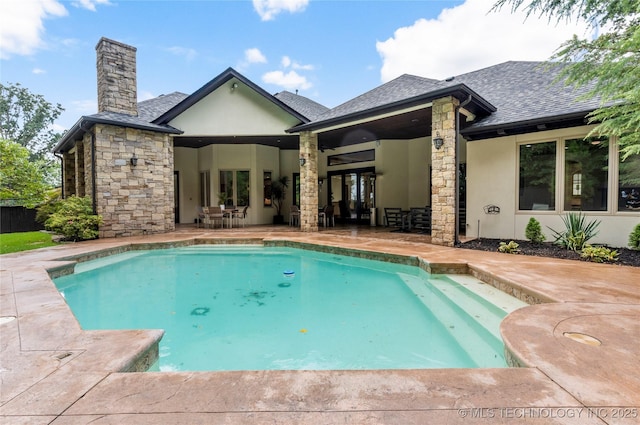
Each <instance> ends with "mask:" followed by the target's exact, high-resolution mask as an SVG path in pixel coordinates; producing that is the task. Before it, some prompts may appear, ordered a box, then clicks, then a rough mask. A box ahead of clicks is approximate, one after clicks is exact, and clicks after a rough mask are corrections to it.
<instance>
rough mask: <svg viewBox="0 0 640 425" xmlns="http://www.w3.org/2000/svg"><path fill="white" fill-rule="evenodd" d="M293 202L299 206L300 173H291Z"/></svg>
mask: <svg viewBox="0 0 640 425" xmlns="http://www.w3.org/2000/svg"><path fill="white" fill-rule="evenodd" d="M293 203H294V205H297V206H300V173H293Z"/></svg>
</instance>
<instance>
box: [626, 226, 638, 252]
mask: <svg viewBox="0 0 640 425" xmlns="http://www.w3.org/2000/svg"><path fill="white" fill-rule="evenodd" d="M629 247H630V248H631V249H635V250H639V249H640V223H638V224H636V227H634V228H633V231H632V232H631V234H630V235H629Z"/></svg>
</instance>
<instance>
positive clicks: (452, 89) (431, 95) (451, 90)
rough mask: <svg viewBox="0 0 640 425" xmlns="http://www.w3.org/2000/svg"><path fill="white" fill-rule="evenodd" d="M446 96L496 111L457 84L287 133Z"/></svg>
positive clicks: (487, 112)
mask: <svg viewBox="0 0 640 425" xmlns="http://www.w3.org/2000/svg"><path fill="white" fill-rule="evenodd" d="M446 96H454V97H456V98H457V99H459V100H466V99H467V98H469V96H471V99H472V102H474V103H475V105H476V108H479V109H481V110H483V111H485V113H486V114H487V115H488V114H491V113H493V112H495V111H496V110H497V108H496V107H495V106H493V105H492V104H491V103H489V102H488V101H487V100H486V99H484V98H483V97H481V96H480V95H478V94H477V93H476V92H475V91H473V90H472V89H470V88H469V87H468V86H467V85H465V84H457V85H455V86H449V87H445V88H442V89H438V90H434V91H431V92H428V93H424V94H421V95H419V96H413V97H410V98H407V99H403V100H400V101H396V102H392V103H387V104H385V105H380V106H376V107H374V108H370V109H365V110H363V111H358V112H354V113H350V114H346V115H341V116H338V117H334V118H329V119H327V120H320V121H314V122H310V123H306V124H301V125H297V126H294V127H292V128H290V129H288V130H287V132H288V133H298V132H300V131H306V130H320V129H322V128H326V127H331V126H334V125H338V124H345V123H348V122H349V121H356V120H360V119H364V118H371V117H375V116H376V115H380V114H384V113H389V112H393V111H396V110H401V109H404V108H408V107H412V106H416V105H419V104H421V103H429V102H432V101H433V100H435V99H439V98H442V97H446Z"/></svg>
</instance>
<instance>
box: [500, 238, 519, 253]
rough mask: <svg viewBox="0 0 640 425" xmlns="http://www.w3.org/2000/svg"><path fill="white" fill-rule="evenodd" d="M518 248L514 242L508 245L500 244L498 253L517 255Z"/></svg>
mask: <svg viewBox="0 0 640 425" xmlns="http://www.w3.org/2000/svg"><path fill="white" fill-rule="evenodd" d="M519 246H520V245H518V244H517V243H516V242H515V241H511V242H509V243H505V242H500V246H499V247H498V251H500V252H503V253H505V254H517V253H518V252H520V250H519V249H518V247H519Z"/></svg>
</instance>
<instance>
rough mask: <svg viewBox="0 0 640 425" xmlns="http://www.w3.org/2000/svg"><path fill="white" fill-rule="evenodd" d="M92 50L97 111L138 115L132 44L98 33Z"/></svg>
mask: <svg viewBox="0 0 640 425" xmlns="http://www.w3.org/2000/svg"><path fill="white" fill-rule="evenodd" d="M96 53H97V64H96V65H97V68H98V112H117V113H121V114H127V115H133V116H138V95H137V88H136V48H135V47H132V46H127V45H126V44H122V43H119V42H117V41H113V40H109V39H108V38H104V37H102V38H101V39H100V41H99V42H98V45H97V46H96Z"/></svg>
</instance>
